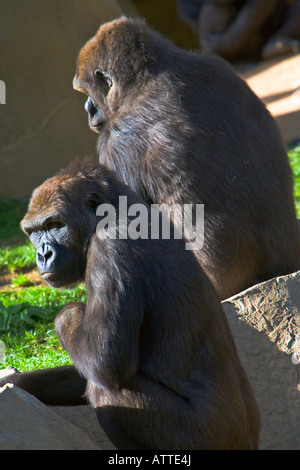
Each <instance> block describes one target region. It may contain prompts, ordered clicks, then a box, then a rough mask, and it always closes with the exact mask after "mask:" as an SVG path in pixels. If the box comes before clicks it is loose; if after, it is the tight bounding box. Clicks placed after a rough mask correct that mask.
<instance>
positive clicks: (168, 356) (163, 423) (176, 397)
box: [9, 161, 260, 450]
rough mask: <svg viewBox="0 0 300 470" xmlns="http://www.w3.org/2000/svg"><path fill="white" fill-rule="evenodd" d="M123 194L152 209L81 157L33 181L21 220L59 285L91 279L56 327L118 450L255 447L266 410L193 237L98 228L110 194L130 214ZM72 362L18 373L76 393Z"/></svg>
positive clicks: (36, 388) (39, 384) (44, 270)
mask: <svg viewBox="0 0 300 470" xmlns="http://www.w3.org/2000/svg"><path fill="white" fill-rule="evenodd" d="M119 196H126V197H127V203H128V207H131V208H134V211H136V210H138V211H142V210H143V211H146V214H147V215H149V217H150V207H149V206H148V205H147V204H145V202H144V201H143V200H142V199H141V198H140V197H138V196H137V195H136V194H135V193H133V192H132V191H131V190H130V189H129V188H128V187H126V186H125V185H124V184H123V183H121V182H119V181H118V180H117V179H116V178H115V176H114V175H113V174H112V173H111V172H110V171H108V170H107V169H105V168H104V167H103V166H100V165H99V164H95V163H92V162H88V161H83V162H76V163H73V164H72V165H71V166H70V167H69V168H67V169H66V170H63V171H61V172H60V173H59V174H58V175H57V176H55V177H53V178H51V179H49V180H47V181H46V182H45V183H44V184H43V185H42V186H40V187H39V188H37V189H36V190H35V191H34V193H33V196H32V199H31V201H30V205H29V209H28V212H27V214H26V215H25V217H24V219H23V221H22V228H23V230H24V231H25V233H26V234H27V235H28V236H29V238H30V240H31V242H32V243H33V245H34V246H35V248H36V250H37V265H38V267H39V270H40V273H41V275H42V277H43V278H44V279H45V280H46V281H47V282H48V283H49V284H50V285H52V286H54V287H61V286H65V285H69V284H73V283H75V282H78V281H82V280H85V283H86V291H87V299H88V300H87V304H86V305H85V304H83V303H81V302H78V303H70V304H67V305H66V306H65V307H64V308H63V309H62V310H61V312H60V313H59V314H58V316H57V318H56V321H55V325H56V331H57V334H58V337H59V340H60V343H61V345H62V347H63V348H64V349H65V350H66V351H67V352H68V353H69V354H70V357H71V359H72V360H73V361H74V364H75V367H76V368H77V369H78V370H79V372H80V374H81V375H82V376H83V377H85V378H86V379H87V389H86V396H87V397H88V399H89V401H90V403H91V404H92V406H93V407H95V408H96V410H97V415H98V418H99V421H100V423H101V425H102V427H103V429H104V430H105V432H106V433H107V435H108V436H109V438H110V439H111V441H112V442H113V443H114V444H115V445H116V446H117V447H118V448H119V449H174V450H180V449H254V448H257V446H258V439H259V427H260V424H259V412H258V409H257V405H256V402H255V399H254V396H253V393H252V390H251V388H250V385H249V382H248V380H247V377H246V375H245V372H244V370H243V369H242V367H241V364H240V362H239V358H238V355H237V351H236V348H235V344H234V341H233V338H232V335H231V332H230V330H229V326H228V324H227V320H226V317H225V314H224V312H223V310H222V307H221V305H220V302H219V300H218V297H217V295H216V292H215V290H214V288H213V287H212V285H211V284H210V282H209V280H208V279H207V277H206V276H205V274H204V272H203V270H202V269H201V267H200V265H199V263H198V262H197V261H196V259H195V258H194V256H193V254H192V252H191V251H188V250H185V245H184V240H183V239H177V238H176V237H175V236H171V238H170V239H163V238H162V237H159V238H157V239H151V238H150V237H143V238H142V237H141V238H136V237H135V238H136V239H131V238H130V237H128V238H126V237H124V236H122V237H120V236H119V235H120V232H119V231H118V232H117V236H115V237H112V238H110V236H109V234H111V233H112V232H107V227H104V225H103V224H102V228H101V230H100V228H99V224H100V222H101V221H102V222H103V219H101V217H99V216H98V215H97V214H99V209H100V208H101V207H102V206H101V205H102V204H105V206H104V209H105V211H106V210H107V207H108V204H109V205H110V206H109V207H111V206H112V207H113V208H114V210H115V213H116V217H117V221H118V220H119V219H118V218H120V217H121V216H120V213H119ZM99 205H100V206H99ZM133 205H134V206H133ZM98 206H99V207H98ZM97 207H98V208H97ZM128 213H129V210H128ZM102 215H104V212H102ZM133 220H134V219H132V217H129V223H131V222H132V221H133ZM169 222H170V221H169ZM122 223H123V224H124V220H123V222H122ZM129 223H128V232H129ZM118 224H119V230H120V227H121V224H120V223H119V222H117V225H118ZM147 226H148V225H147ZM149 227H150V225H149ZM123 228H124V227H123ZM171 233H172V232H171ZM173 235H174V233H173ZM65 371H67V374H68V375H69V373H70V372H71V367H69V368H67V369H66V368H57V369H52V370H51V369H50V370H43V371H36V372H28V373H24V374H15V375H13V376H10V377H9V381H10V382H11V381H13V382H15V383H16V384H17V385H19V386H21V387H22V385H24V383H25V384H27V385H28V384H29V383H30V381H31V388H30V391H31V392H33V393H34V394H35V395H36V396H37V397H38V398H41V395H40V392H41V393H42V398H43V399H45V390H47V391H46V393H48V394H49V390H50V389H51V387H52V389H53V386H55V387H56V390H58V393H59V394H61V393H63V392H64V393H65V394H66V395H68V394H70V395H71V394H72V393H73V391H74V390H76V387H77V386H76V383H74V384H73V385H72V384H71V383H68V385H66V384H65V383H63V380H62V376H63V374H64V372H65ZM38 374H39V375H38ZM35 377H36V378H37V380H36V382H35V384H34V383H33V382H34V380H35ZM74 377H75V373H74ZM57 378H58V382H56V380H57ZM48 379H49V381H48V382H47V380H48ZM22 380H24V381H23V384H22ZM67 380H69V377H68V378H67ZM77 380H78V381H80V380H82V379H80V377H79V376H77ZM32 381H33V382H32ZM51 381H52V383H51ZM53 382H54V383H53ZM81 386H82V383H81V384H80V387H81ZM23 388H25V387H23ZM40 388H41V389H42V390H40ZM53 393H55V392H53ZM52 398H53V397H52ZM50 399H51V397H50ZM48 401H49V400H48ZM53 402H55V400H54V398H53V399H52V403H53Z"/></svg>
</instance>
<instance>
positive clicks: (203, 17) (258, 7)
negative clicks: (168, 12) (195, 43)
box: [177, 0, 300, 60]
mask: <svg viewBox="0 0 300 470" xmlns="http://www.w3.org/2000/svg"><path fill="white" fill-rule="evenodd" d="M177 4H178V13H179V16H180V17H181V18H182V19H183V21H185V22H186V23H187V24H188V25H189V26H190V27H191V28H192V29H193V30H194V32H195V33H196V34H197V36H198V37H199V41H200V45H201V47H202V48H203V49H204V50H205V51H207V52H210V53H215V54H217V55H220V56H222V57H224V58H226V59H228V60H237V59H245V58H248V57H250V58H251V57H257V56H259V55H261V56H262V57H263V58H265V59H267V58H271V57H276V56H280V55H283V54H289V53H292V52H299V41H298V40H299V39H300V0H177Z"/></svg>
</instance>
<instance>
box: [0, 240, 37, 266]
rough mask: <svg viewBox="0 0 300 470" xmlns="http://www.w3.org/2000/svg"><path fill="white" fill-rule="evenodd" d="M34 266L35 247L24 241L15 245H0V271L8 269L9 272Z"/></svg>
mask: <svg viewBox="0 0 300 470" xmlns="http://www.w3.org/2000/svg"><path fill="white" fill-rule="evenodd" d="M34 267H35V249H34V247H33V246H32V245H31V244H29V242H25V243H24V245H20V246H15V247H8V246H4V247H0V272H1V270H2V271H3V270H4V269H8V271H10V272H15V271H22V270H24V269H25V270H28V269H32V268H34Z"/></svg>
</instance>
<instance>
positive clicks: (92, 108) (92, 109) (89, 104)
mask: <svg viewBox="0 0 300 470" xmlns="http://www.w3.org/2000/svg"><path fill="white" fill-rule="evenodd" d="M84 109H85V110H86V111H87V112H88V113H89V114H90V115H91V116H94V115H95V114H96V113H97V108H96V106H95V105H94V103H93V100H92V99H91V98H90V97H88V99H87V100H86V102H85V105H84Z"/></svg>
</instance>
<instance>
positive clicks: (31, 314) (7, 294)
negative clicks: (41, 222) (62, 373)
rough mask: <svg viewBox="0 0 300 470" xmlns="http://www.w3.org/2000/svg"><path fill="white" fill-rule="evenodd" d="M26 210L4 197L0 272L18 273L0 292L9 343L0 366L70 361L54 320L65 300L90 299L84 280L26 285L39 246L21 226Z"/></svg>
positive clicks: (2, 327)
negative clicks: (67, 285)
mask: <svg viewBox="0 0 300 470" xmlns="http://www.w3.org/2000/svg"><path fill="white" fill-rule="evenodd" d="M26 209H27V204H26V203H24V202H22V201H16V200H12V199H2V200H0V274H4V273H14V276H13V278H12V285H11V286H10V287H9V288H7V290H6V291H4V292H0V341H3V342H4V343H5V361H3V362H2V363H0V369H1V368H5V367H16V368H17V369H18V370H21V371H26V370H32V369H41V368H45V367H54V366H59V365H66V364H70V363H71V362H70V358H69V356H68V354H67V353H66V352H65V351H64V350H63V349H62V348H61V346H60V345H59V342H58V339H57V336H56V333H55V330H54V319H55V317H56V315H57V313H58V312H59V310H60V309H61V308H62V307H63V306H64V305H65V304H66V303H68V302H75V301H82V302H85V301H86V294H85V288H84V286H82V285H80V286H77V287H76V288H74V289H53V288H51V287H45V286H39V287H26V286H27V285H28V284H29V283H30V280H29V279H28V277H27V275H26V272H27V271H29V270H31V269H33V268H34V267H35V249H34V248H33V246H32V245H31V244H30V242H29V241H28V240H27V238H26V237H25V235H24V234H23V233H22V231H21V230H20V221H21V220H22V217H23V216H24V214H25V212H26ZM0 360H1V357H0Z"/></svg>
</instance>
